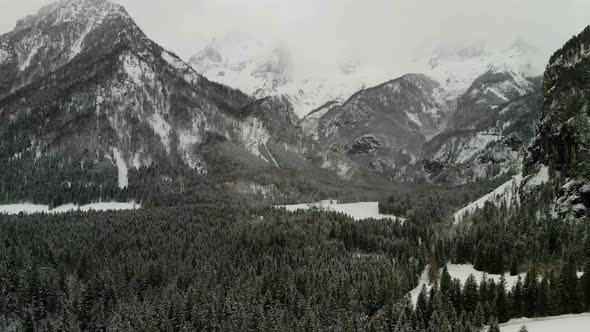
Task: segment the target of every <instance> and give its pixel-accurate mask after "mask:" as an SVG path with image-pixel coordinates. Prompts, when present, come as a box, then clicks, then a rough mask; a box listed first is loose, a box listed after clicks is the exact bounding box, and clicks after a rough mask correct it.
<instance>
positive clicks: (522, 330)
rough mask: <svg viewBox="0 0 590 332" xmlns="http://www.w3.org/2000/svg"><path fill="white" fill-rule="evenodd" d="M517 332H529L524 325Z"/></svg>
mask: <svg viewBox="0 0 590 332" xmlns="http://www.w3.org/2000/svg"><path fill="white" fill-rule="evenodd" d="M518 332H529V330H528V329H527V327H526V325H523V326H522V327H521V328H520V330H518Z"/></svg>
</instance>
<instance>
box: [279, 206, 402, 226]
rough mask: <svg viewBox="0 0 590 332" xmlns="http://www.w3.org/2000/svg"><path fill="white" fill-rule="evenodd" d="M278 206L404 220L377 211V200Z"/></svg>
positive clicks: (289, 208)
mask: <svg viewBox="0 0 590 332" xmlns="http://www.w3.org/2000/svg"><path fill="white" fill-rule="evenodd" d="M277 207H278V208H285V209H287V211H297V210H307V209H310V208H319V209H323V210H326V211H333V212H339V213H344V214H347V215H349V216H350V217H352V218H353V219H355V220H363V219H369V218H374V219H390V220H393V221H400V222H404V221H405V219H404V218H400V217H396V216H392V215H386V214H381V213H379V203H378V202H359V203H349V204H337V203H335V204H329V203H325V202H324V201H322V202H320V203H309V204H293V205H280V206H277Z"/></svg>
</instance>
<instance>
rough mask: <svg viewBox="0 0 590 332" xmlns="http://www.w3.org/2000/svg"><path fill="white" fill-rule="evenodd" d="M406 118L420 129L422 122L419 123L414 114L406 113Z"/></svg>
mask: <svg viewBox="0 0 590 332" xmlns="http://www.w3.org/2000/svg"><path fill="white" fill-rule="evenodd" d="M406 116H407V117H408V119H410V121H412V122H414V123H415V124H416V125H417V126H418V127H422V122H421V121H420V119H419V118H418V116H417V115H416V114H413V113H409V112H406Z"/></svg>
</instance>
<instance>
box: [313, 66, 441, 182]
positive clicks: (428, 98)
mask: <svg viewBox="0 0 590 332" xmlns="http://www.w3.org/2000/svg"><path fill="white" fill-rule="evenodd" d="M441 95H442V90H441V89H440V86H439V84H438V83H437V82H435V81H433V80H432V79H430V78H429V77H427V76H424V75H413V74H412V75H406V76H404V77H402V78H399V79H397V80H393V81H390V82H387V83H384V84H381V85H379V86H376V87H373V88H369V89H365V90H362V91H359V92H358V93H356V94H355V95H353V96H352V97H350V99H348V100H347V101H346V102H345V103H343V104H342V105H337V106H334V107H332V108H330V110H328V111H327V112H326V113H325V114H323V115H322V116H321V117H320V118H319V121H318V139H319V142H320V144H323V145H327V146H330V147H332V149H333V150H335V151H339V150H343V151H346V152H347V153H348V154H351V155H353V159H354V160H356V161H357V162H358V163H360V164H361V165H364V166H365V167H370V168H373V169H378V170H379V171H380V173H386V172H387V173H390V174H389V175H388V177H390V178H395V176H397V174H401V173H403V172H405V170H406V169H407V168H408V167H409V166H411V165H414V164H415V163H416V162H417V161H418V158H419V156H420V153H421V152H420V151H421V148H422V145H423V144H424V143H425V142H426V141H427V139H428V138H429V137H432V136H433V135H435V134H436V133H437V132H438V131H439V130H440V128H444V126H445V125H446V124H445V122H444V120H445V119H446V113H447V112H448V111H449V109H450V108H449V106H448V104H447V103H446V101H445V100H444V99H442V97H441ZM376 143H378V144H376ZM340 147H352V149H351V148H345V149H341V148H340ZM367 149H370V151H366V150H367ZM351 150H353V153H351ZM368 152H371V153H370V154H369V153H368ZM370 165H373V166H370ZM375 165H379V167H376V166H375ZM394 174H396V175H395V176H394Z"/></svg>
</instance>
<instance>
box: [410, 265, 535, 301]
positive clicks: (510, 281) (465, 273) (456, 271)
mask: <svg viewBox="0 0 590 332" xmlns="http://www.w3.org/2000/svg"><path fill="white" fill-rule="evenodd" d="M447 269H448V271H449V275H451V278H452V279H459V280H460V281H461V284H464V283H465V280H467V278H469V276H470V275H472V274H473V276H474V277H475V280H476V281H477V284H478V285H479V282H480V281H481V279H482V278H483V276H484V274H485V275H486V277H487V278H488V279H493V280H494V282H496V283H498V282H499V281H500V278H501V277H502V276H501V275H499V274H489V273H485V272H482V271H478V270H476V269H474V268H473V265H470V264H464V265H459V264H450V263H449V264H447ZM441 271H442V270H440V271H438V273H439V274H440V273H441ZM429 272H430V266H427V267H426V268H425V269H424V272H422V275H421V276H420V280H419V282H418V286H416V288H414V289H413V290H412V291H410V297H411V298H412V302H413V303H416V300H417V299H418V295H419V294H420V291H421V290H422V286H423V285H426V290H428V291H430V289H431V288H432V286H433V285H432V284H431V283H430V279H429V278H428V274H429ZM525 276H526V273H521V274H520V277H521V278H522V280H523V281H524V277H525ZM518 277H519V276H511V275H510V274H509V273H506V274H504V278H505V279H506V290H510V289H512V286H514V285H515V284H516V282H517V281H518Z"/></svg>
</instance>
